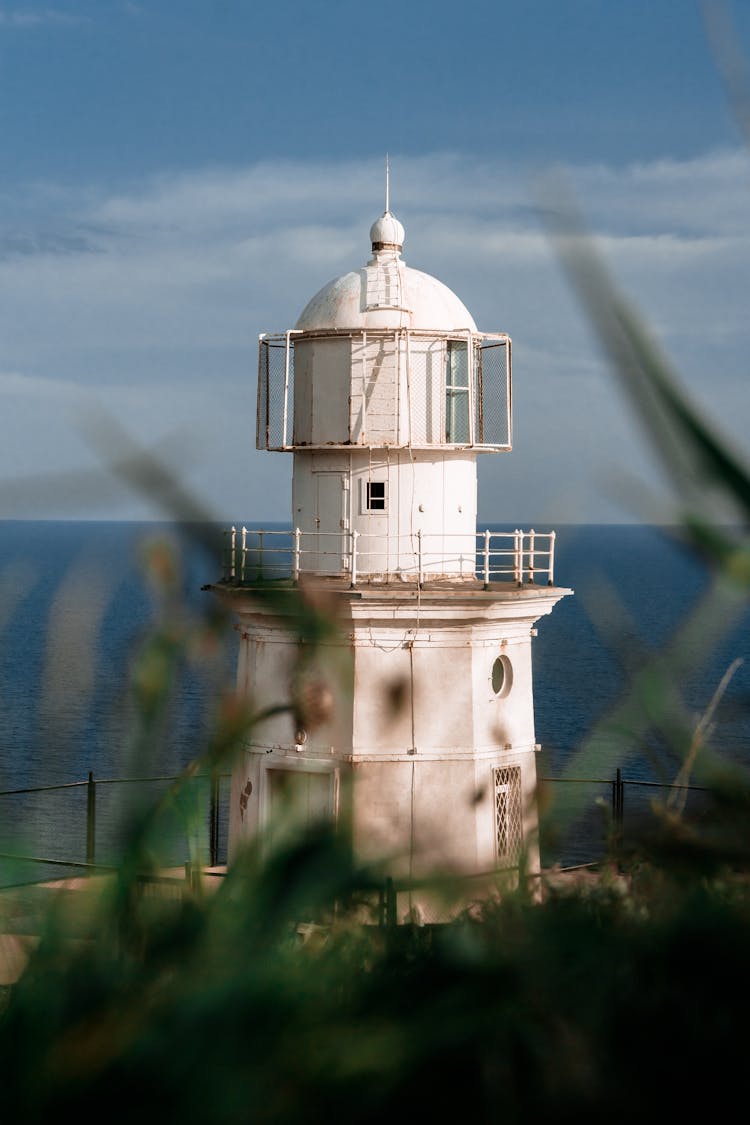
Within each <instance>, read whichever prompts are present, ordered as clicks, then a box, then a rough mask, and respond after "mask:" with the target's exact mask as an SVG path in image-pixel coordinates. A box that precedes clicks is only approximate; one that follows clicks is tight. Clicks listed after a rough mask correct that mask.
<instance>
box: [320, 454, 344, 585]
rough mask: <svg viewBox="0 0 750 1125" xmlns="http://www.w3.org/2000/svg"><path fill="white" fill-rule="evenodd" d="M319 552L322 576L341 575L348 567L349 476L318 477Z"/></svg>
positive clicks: (338, 474)
mask: <svg viewBox="0 0 750 1125" xmlns="http://www.w3.org/2000/svg"><path fill="white" fill-rule="evenodd" d="M313 475H314V477H315V481H316V486H317V487H316V489H315V521H314V523H315V530H316V532H317V541H316V545H315V552H316V554H317V565H316V566H315V567H314V569H315V571H316V572H317V573H318V574H341V573H343V571H344V570H346V569H347V567H348V560H349V551H348V539H349V488H348V485H349V477H348V475H347V474H346V473H330V472H324V473H314V474H313Z"/></svg>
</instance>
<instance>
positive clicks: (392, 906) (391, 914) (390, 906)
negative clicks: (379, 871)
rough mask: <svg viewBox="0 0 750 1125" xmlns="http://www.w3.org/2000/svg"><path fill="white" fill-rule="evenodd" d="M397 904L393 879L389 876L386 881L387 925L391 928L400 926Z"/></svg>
mask: <svg viewBox="0 0 750 1125" xmlns="http://www.w3.org/2000/svg"><path fill="white" fill-rule="evenodd" d="M397 902H398V898H397V895H396V891H395V888H394V886H393V879H392V878H391V877H390V876H388V878H387V879H386V881H385V924H386V926H387V927H389V928H390V927H391V926H396V925H397V924H398V908H397Z"/></svg>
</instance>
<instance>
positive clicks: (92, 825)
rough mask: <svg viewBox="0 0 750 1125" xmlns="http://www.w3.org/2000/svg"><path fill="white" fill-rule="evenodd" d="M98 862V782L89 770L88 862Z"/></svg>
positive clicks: (87, 802) (87, 800)
mask: <svg viewBox="0 0 750 1125" xmlns="http://www.w3.org/2000/svg"><path fill="white" fill-rule="evenodd" d="M95 862H96V782H95V781H94V774H93V772H92V771H91V770H89V780H88V784H87V786H86V863H95Z"/></svg>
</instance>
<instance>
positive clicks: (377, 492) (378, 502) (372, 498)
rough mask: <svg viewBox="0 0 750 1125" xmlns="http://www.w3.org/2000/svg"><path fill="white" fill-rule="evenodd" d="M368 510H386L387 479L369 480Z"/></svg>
mask: <svg viewBox="0 0 750 1125" xmlns="http://www.w3.org/2000/svg"><path fill="white" fill-rule="evenodd" d="M367 511H368V512H384V511H385V481H384V480H368V482H367Z"/></svg>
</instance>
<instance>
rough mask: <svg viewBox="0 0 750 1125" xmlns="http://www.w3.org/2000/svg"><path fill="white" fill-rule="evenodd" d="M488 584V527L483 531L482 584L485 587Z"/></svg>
mask: <svg viewBox="0 0 750 1125" xmlns="http://www.w3.org/2000/svg"><path fill="white" fill-rule="evenodd" d="M489 584H490V532H489V528H487V530H486V531H485V533H484V585H485V589H487V588H488V587H489Z"/></svg>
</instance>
